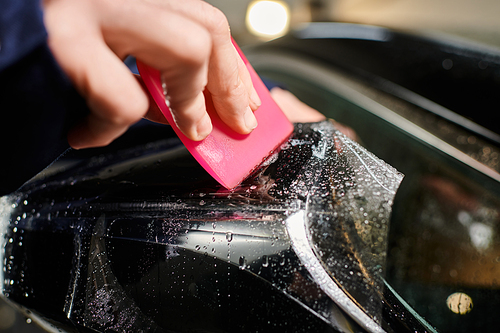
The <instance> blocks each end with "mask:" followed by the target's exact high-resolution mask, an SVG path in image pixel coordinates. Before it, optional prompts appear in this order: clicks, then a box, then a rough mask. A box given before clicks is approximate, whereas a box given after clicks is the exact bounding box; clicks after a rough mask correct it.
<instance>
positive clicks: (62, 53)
mask: <svg viewBox="0 0 500 333" xmlns="http://www.w3.org/2000/svg"><path fill="white" fill-rule="evenodd" d="M50 5H51V6H52V5H54V6H55V7H54V6H52V7H50V10H48V11H46V15H45V23H46V27H47V30H48V32H49V45H50V47H51V50H52V52H53V54H54V56H55V57H56V59H57V60H58V63H59V64H60V65H61V67H62V68H63V70H64V71H65V72H66V73H67V74H68V76H69V77H70V79H71V80H72V81H73V83H74V84H75V86H76V87H77V89H78V90H79V91H80V93H82V95H83V96H84V97H85V98H86V100H87V103H88V106H89V108H90V109H91V114H90V115H89V117H88V118H87V119H86V120H84V121H83V122H82V123H81V124H79V125H78V126H77V127H76V128H75V129H73V130H72V131H70V133H69V134H68V141H69V143H70V144H71V145H72V146H73V147H75V148H87V147H96V146H103V145H107V144H109V143H110V142H111V141H113V140H114V139H115V138H117V137H118V136H119V135H121V134H122V133H123V132H125V131H126V130H127V128H128V127H129V126H130V125H131V124H133V123H135V122H136V121H138V120H139V119H141V117H142V116H143V115H144V114H145V113H146V111H147V107H148V100H147V96H146V95H145V93H144V91H143V90H142V88H141V86H140V85H139V83H138V82H137V81H136V80H135V79H134V77H133V76H132V74H131V73H130V71H129V70H128V68H127V67H126V66H125V65H124V64H123V62H122V61H121V59H119V58H118V57H117V56H116V55H115V54H114V53H113V52H112V51H111V50H110V49H109V48H108V47H107V45H106V44H105V43H104V42H103V40H102V36H101V32H100V31H98V30H97V29H95V27H96V25H95V24H93V22H91V21H89V20H91V19H89V18H93V17H95V15H94V14H95V13H93V12H92V11H93V9H92V8H91V6H90V5H89V3H87V2H81V1H78V2H67V1H58V2H55V1H54V2H51V3H50ZM82 12H83V13H84V15H82ZM75 41H78V42H76V43H75Z"/></svg>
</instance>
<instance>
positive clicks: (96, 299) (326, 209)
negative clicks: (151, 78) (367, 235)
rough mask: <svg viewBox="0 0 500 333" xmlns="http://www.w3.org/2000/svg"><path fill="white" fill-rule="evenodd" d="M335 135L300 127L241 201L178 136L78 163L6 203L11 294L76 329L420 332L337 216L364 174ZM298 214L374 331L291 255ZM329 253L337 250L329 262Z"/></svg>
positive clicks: (366, 249) (67, 163) (68, 162)
mask: <svg viewBox="0 0 500 333" xmlns="http://www.w3.org/2000/svg"><path fill="white" fill-rule="evenodd" d="M139 133H140V132H139ZM339 135H340V134H338V133H337V134H336V133H335V131H334V128H333V127H332V126H331V124H329V123H328V122H325V123H319V124H312V125H307V124H298V125H297V127H296V131H295V134H294V137H293V138H291V140H290V141H289V142H288V144H287V146H286V147H284V148H283V150H282V151H281V152H280V154H279V156H276V157H275V158H274V159H273V160H272V161H270V163H269V164H268V165H266V166H264V167H263V168H262V169H261V170H258V171H257V172H256V174H254V175H253V176H252V177H250V178H249V179H248V181H246V182H245V183H243V184H242V185H241V187H239V188H237V189H236V190H234V191H227V190H225V189H223V188H220V187H219V185H217V183H216V182H215V181H214V180H213V179H211V178H210V176H209V175H208V174H206V173H204V172H203V170H202V169H201V167H200V166H199V165H198V164H197V163H196V162H195V161H194V159H193V158H192V157H191V156H190V155H189V153H188V152H187V151H186V150H185V149H184V148H183V147H182V146H181V145H180V144H179V142H178V140H177V139H173V138H172V139H163V140H159V141H153V142H149V143H147V144H145V145H137V146H132V147H129V146H128V142H127V140H125V141H124V142H125V143H127V144H124V145H123V146H121V147H113V148H112V149H111V148H110V149H109V151H106V150H102V151H96V152H95V154H94V155H91V156H90V157H85V156H79V153H72V154H70V155H68V156H66V157H65V158H64V159H62V160H61V161H60V162H59V163H60V165H59V166H55V167H54V168H55V170H53V171H52V172H54V174H53V175H51V174H48V175H46V176H45V177H44V178H41V179H39V180H35V181H33V182H32V183H31V184H28V185H26V187H25V188H24V189H23V190H22V191H21V192H19V193H16V194H15V195H13V196H11V197H10V198H9V200H10V201H9V204H10V205H12V206H11V207H12V214H11V218H10V219H9V221H8V225H7V226H6V227H7V228H8V229H7V233H6V235H5V241H6V245H5V249H4V251H5V252H4V256H5V258H6V261H5V266H4V267H5V273H4V290H3V293H4V295H5V296H6V297H7V298H8V299H10V300H12V301H14V302H16V303H18V304H20V305H21V306H22V307H24V308H26V309H28V310H29V311H31V312H32V313H36V314H37V315H39V316H41V317H42V318H44V319H43V320H44V321H45V322H49V323H50V322H51V323H53V324H54V325H55V326H56V327H62V328H64V329H65V330H68V331H82V332H86V331H88V330H97V331H113V330H123V329H125V330H126V331H141V330H142V331H150V332H167V331H168V332H169V331H176V332H191V331H207V332H223V331H227V332H232V331H235V330H236V331H242V332H243V331H245V332H255V331H276V330H278V331H289V330H293V331H297V332H311V331H314V332H316V331H317V332H344V331H355V332H362V331H365V330H364V329H363V328H362V326H363V325H368V326H370V325H373V324H374V323H378V324H377V325H381V326H382V327H384V329H385V330H386V331H388V332H392V331H401V330H402V329H404V330H408V331H411V332H413V331H414V330H418V329H419V328H422V327H423V326H422V324H421V323H420V322H419V321H418V320H416V319H412V316H411V314H410V313H408V312H407V311H408V310H407V309H404V307H403V306H402V305H401V304H400V303H399V302H398V301H397V300H395V301H392V302H388V301H387V299H388V298H387V297H391V296H390V295H391V292H390V290H389V289H387V288H384V286H383V283H382V282H381V280H380V276H379V275H377V272H378V271H379V268H377V267H372V262H374V261H373V260H374V259H373V258H372V256H374V255H376V253H375V252H373V250H374V249H375V247H373V246H375V245H373V244H371V245H370V242H369V241H367V240H363V239H362V235H361V234H358V233H357V231H356V228H354V225H355V223H356V222H355V221H353V220H352V219H353V218H355V215H349V214H347V215H344V213H342V209H344V208H342V207H346V209H347V210H349V209H348V208H347V207H349V206H348V205H349V204H350V203H351V200H349V198H351V196H350V195H351V194H350V193H351V192H352V194H354V195H359V192H357V191H360V190H361V189H362V187H356V186H354V184H351V185H348V186H347V187H344V185H343V183H344V182H348V183H349V180H350V181H351V182H352V181H354V183H356V181H355V180H354V179H353V178H349V177H346V176H345V172H346V170H348V169H349V165H351V166H354V165H356V164H355V160H351V161H350V160H349V157H348V155H345V156H344V153H347V152H349V150H350V149H352V147H351V148H349V147H350V146H345V147H344V146H343V143H342V142H344V141H345V140H346V138H342V136H339ZM335 138H337V139H335ZM332 140H333V141H332ZM335 140H340V141H339V142H338V143H337V144H332V145H325V143H326V142H330V141H331V142H335ZM345 144H347V141H345ZM342 147H344V148H342ZM116 149H118V153H116V154H115V153H114V152H115V151H116ZM325 149H326V150H325ZM355 149H358V148H355ZM359 149H361V148H359ZM318 152H323V155H321V154H320V155H318ZM356 154H365V153H364V152H363V151H362V150H360V151H358V152H357V153H356ZM352 156H356V155H352ZM362 158H370V157H368V155H367V156H366V157H362ZM311 161H313V162H311ZM314 161H316V162H314ZM318 163H319V164H318ZM321 163H323V164H321ZM325 163H326V164H325ZM328 165H330V166H328ZM374 167H380V166H379V164H378V162H377V163H376V164H375V166H374ZM339 168H341V169H342V170H343V171H342V170H340V169H339ZM346 168H347V169H346ZM333 170H336V171H337V172H336V174H337V175H338V176H340V178H338V180H335V177H336V176H334V178H331V177H332V171H333ZM387 170H389V169H387ZM339 171H340V172H339ZM349 172H350V171H349ZM342 175H344V176H342ZM301 179H302V181H301ZM308 179H309V180H308ZM325 180H326V183H325V182H324V181H325ZM321 184H324V185H321ZM360 184H361V183H360ZM368 184H369V183H368ZM395 184H396V186H397V183H395ZM325 185H326V186H325ZM331 186H333V187H331ZM339 186H340V187H339ZM353 186H354V187H353ZM349 187H352V190H351V189H349ZM332 191H333V192H332ZM356 193H358V194H356ZM368 197H369V196H367V198H368ZM343 198H345V200H344V199H343ZM332 199H333V200H334V201H332ZM360 199H361V200H362V201H363V198H360ZM384 200H385V199H384ZM343 201H344V202H345V203H342V202H343ZM334 202H336V203H334ZM368 202H369V201H368ZM373 202H376V201H373ZM382 202H385V201H382ZM332 203H334V204H333V205H334V206H335V205H338V207H339V208H338V209H334V210H331V209H332ZM346 205H347V206H346ZM307 207H309V208H307ZM353 207H355V206H353ZM389 211H390V207H389V210H388V211H387V212H389ZM300 212H302V213H301V214H303V215H301V216H304V217H303V218H305V219H306V220H308V221H309V222H308V223H309V224H310V232H311V233H312V235H313V238H312V239H314V237H320V238H321V239H320V238H318V240H317V241H313V243H314V242H315V244H316V245H314V246H313V248H315V250H314V251H318V253H319V258H322V260H323V262H324V265H325V266H324V268H323V269H327V270H326V272H329V273H328V274H330V277H331V278H334V280H335V281H336V282H335V283H334V284H338V286H342V288H344V289H345V290H346V291H347V295H351V296H348V297H347V299H349V297H355V298H356V299H357V302H359V304H361V307H360V308H358V309H359V311H361V313H365V315H364V316H366V318H367V320H369V321H371V323H370V322H369V323H368V324H366V323H365V324H362V325H361V326H360V325H359V324H358V323H356V321H359V320H360V319H359V318H357V319H356V321H354V320H353V319H351V318H350V315H346V313H345V312H344V311H343V310H341V308H339V307H338V306H337V305H336V304H335V302H334V301H333V300H332V298H331V297H330V296H328V295H327V294H325V290H324V287H323V286H322V284H323V283H324V282H321V281H317V280H315V277H314V274H313V275H311V271H310V268H309V267H308V266H307V263H306V264H305V263H304V262H303V260H302V258H301V256H302V253H301V252H300V251H299V252H297V250H296V247H293V248H292V245H293V244H294V243H293V242H291V240H290V238H289V232H290V231H289V230H288V227H287V226H286V225H285V222H286V223H288V222H287V221H288V220H289V219H290V218H291V217H293V216H296V215H295V214H296V213H300ZM336 212H338V213H339V215H338V216H339V217H336V216H337V213H336ZM340 214H343V215H340ZM377 214H378V213H377ZM340 216H343V218H340ZM351 223H354V224H351ZM4 226H5V225H4ZM384 229H385V230H387V229H386V228H385V227H384V228H383V229H381V230H382V231H383V230H384ZM321 230H322V231H321ZM342 230H344V231H342ZM325 232H327V233H330V235H329V238H328V239H323V237H324V235H325ZM384 233H386V231H385V232H384ZM314 235H317V236H314ZM360 237H361V238H360ZM327 240H328V242H327V243H325V245H322V242H325V241H327ZM330 242H333V243H335V244H336V245H337V249H338V251H334V252H335V253H328V252H325V250H326V249H328V248H330V247H329V246H328V244H331V243H330ZM353 242H354V243H353ZM342 244H345V246H343V245H342ZM349 244H350V245H349ZM294 246H295V245H294ZM325 246H326V247H325ZM370 252H373V254H372V255H369V253H370ZM382 252H383V251H382ZM363 253H365V254H363ZM382 254H383V256H385V253H384V252H383V253H382ZM383 256H382V257H381V258H382V259H383ZM299 257H300V258H299ZM334 258H338V259H335V260H340V261H338V262H337V263H335V262H336V261H332V262H331V263H329V259H334ZM370 258H371V259H370ZM378 260H380V259H378ZM341 262H344V263H345V264H341ZM329 265H331V266H329ZM344 267H345V268H344ZM356 267H358V268H356ZM353 270H354V271H353ZM356 272H357V273H356ZM353 274H354V276H352V275H353ZM365 281H372V282H373V283H369V284H367V285H364V283H366V282H365ZM376 281H379V282H376ZM381 283H382V284H381ZM387 293H389V294H387ZM389 299H390V298H389ZM353 304H358V303H353ZM355 307H357V305H355ZM396 312H397V313H396ZM395 314H396V315H395ZM401 314H406V315H405V316H401ZM359 323H361V322H359ZM368 326H366V327H368Z"/></svg>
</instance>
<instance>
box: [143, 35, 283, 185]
mask: <svg viewBox="0 0 500 333" xmlns="http://www.w3.org/2000/svg"><path fill="white" fill-rule="evenodd" d="M233 43H234V41H233ZM234 45H235V47H236V49H237V50H238V53H239V54H240V56H241V58H242V59H243V61H244V63H245V64H246V66H247V68H248V71H249V72H250V76H251V78H252V81H253V84H254V87H255V89H256V90H257V93H258V95H259V97H260V99H261V101H262V105H261V106H260V107H259V109H258V110H257V111H255V117H256V118H257V122H258V126H257V127H256V128H255V129H254V130H253V131H252V132H251V133H250V134H247V135H242V134H238V133H236V132H234V131H233V130H232V129H230V128H229V127H228V126H227V125H226V124H225V123H223V122H222V120H221V119H220V118H219V117H218V115H217V112H216V111H215V109H214V106H213V105H212V103H211V102H210V101H208V100H207V104H206V108H207V111H208V113H209V115H210V117H211V119H212V124H213V130H212V132H211V133H210V135H209V136H208V137H206V138H205V139H204V140H202V141H193V140H191V139H188V138H187V137H186V136H185V135H184V134H183V133H182V132H181V131H180V130H179V129H178V128H177V126H176V125H175V122H174V120H173V117H172V114H171V113H170V109H169V108H168V106H167V104H166V102H165V96H164V95H163V89H162V85H161V79H160V73H159V71H157V70H156V69H153V68H151V67H149V66H147V65H145V64H143V63H141V62H139V61H138V62H137V68H138V69H139V73H140V74H141V77H142V79H143V81H144V83H145V85H146V87H147V88H148V90H149V92H150V93H151V95H152V97H153V98H154V100H155V102H156V104H158V107H159V108H160V110H161V111H162V112H163V114H164V115H165V117H166V118H167V120H168V122H169V123H170V124H171V125H172V127H173V129H174V130H175V132H176V133H177V135H178V136H179V138H180V139H181V141H182V142H183V143H184V145H185V146H186V148H187V149H188V150H189V151H190V152H191V154H192V155H193V156H194V158H195V159H196V160H197V161H198V162H199V163H200V164H201V166H203V168H205V170H206V171H207V172H208V173H210V175H212V177H214V178H215V179H216V180H217V181H218V182H219V183H220V184H222V185H223V186H224V187H225V188H227V189H233V188H235V187H236V186H238V185H239V184H240V183H241V182H242V181H243V180H244V179H245V178H246V177H248V176H249V175H250V173H251V172H252V171H253V170H255V168H257V167H258V166H259V165H260V164H261V163H262V162H263V161H264V160H265V159H266V158H267V157H268V156H269V155H270V154H271V153H272V152H273V151H275V150H276V149H277V148H278V147H279V146H280V145H281V144H282V143H283V142H284V141H285V140H287V139H288V137H289V136H290V134H291V133H292V131H293V125H292V124H291V123H290V121H289V120H288V119H287V118H286V116H285V115H284V114H283V112H282V111H281V110H280V108H279V107H278V105H277V104H276V103H275V102H274V100H273V99H272V97H271V95H270V94H269V91H268V90H267V88H266V86H265V85H264V83H263V82H262V80H261V79H260V77H259V76H258V75H257V73H256V72H255V70H254V69H253V68H252V66H251V65H250V63H249V62H248V60H247V59H246V57H245V56H244V55H243V53H242V52H241V50H240V49H239V48H238V46H237V45H236V43H234Z"/></svg>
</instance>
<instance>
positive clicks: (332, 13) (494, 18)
mask: <svg viewBox="0 0 500 333" xmlns="http://www.w3.org/2000/svg"><path fill="white" fill-rule="evenodd" d="M208 2H209V3H211V4H213V5H214V6H215V7H218V8H219V9H221V10H222V11H223V12H224V13H225V14H226V16H227V18H228V20H229V23H230V25H231V31H232V34H233V36H234V38H235V39H236V40H237V41H238V43H239V44H240V45H251V44H256V43H262V42H265V41H268V40H271V39H274V38H278V37H280V36H282V35H284V34H286V33H288V32H289V31H291V30H293V29H294V28H297V27H299V26H300V25H303V24H307V23H308V22H321V21H336V22H350V23H362V24H369V25H379V26H384V27H389V28H395V29H400V30H411V31H415V30H417V31H419V32H421V33H432V34H435V33H447V34H453V35H456V36H457V37H460V38H467V39H472V40H474V41H477V42H482V43H487V44H489V45H490V46H494V47H500V1H498V0H282V1H260V0H252V1H250V0H209V1H208ZM0 332H1V333H11V332H16V333H24V332H25V333H31V332H42V330H41V329H40V328H38V327H37V326H36V325H34V324H33V323H31V322H30V320H29V319H26V318H25V317H24V316H23V315H22V314H20V312H18V311H17V310H15V309H14V308H13V307H11V306H10V305H8V304H7V303H5V302H4V301H3V300H1V299H0Z"/></svg>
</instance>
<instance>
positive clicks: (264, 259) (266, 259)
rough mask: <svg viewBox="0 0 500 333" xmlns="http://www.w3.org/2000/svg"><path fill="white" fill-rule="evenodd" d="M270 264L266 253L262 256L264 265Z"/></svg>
mask: <svg viewBox="0 0 500 333" xmlns="http://www.w3.org/2000/svg"><path fill="white" fill-rule="evenodd" d="M268 266H269V257H268V256H266V255H263V256H262V267H268Z"/></svg>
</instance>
